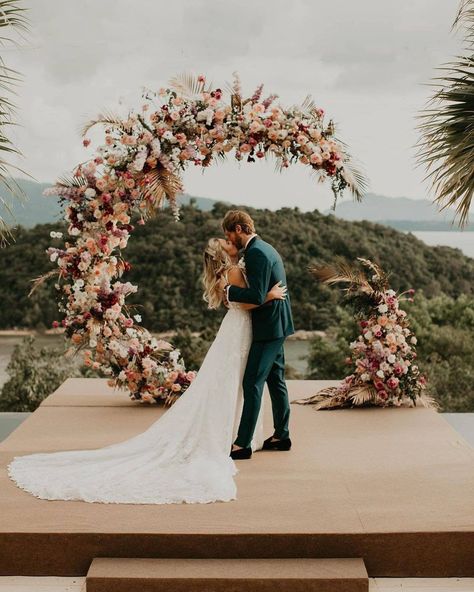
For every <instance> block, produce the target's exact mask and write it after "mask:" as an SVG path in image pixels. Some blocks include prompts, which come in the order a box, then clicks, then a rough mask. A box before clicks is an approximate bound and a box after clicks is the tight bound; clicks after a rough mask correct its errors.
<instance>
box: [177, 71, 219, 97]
mask: <svg viewBox="0 0 474 592" xmlns="http://www.w3.org/2000/svg"><path fill="white" fill-rule="evenodd" d="M169 85H170V87H171V88H172V89H173V90H175V91H176V92H177V93H178V94H180V95H181V96H182V97H184V98H185V99H189V100H191V101H192V100H196V99H201V98H202V93H203V92H206V91H207V92H209V91H210V89H211V88H212V85H211V84H207V85H206V82H202V81H199V80H198V76H196V75H194V74H190V73H183V74H178V75H177V76H175V77H174V78H172V79H171V80H170V81H169Z"/></svg>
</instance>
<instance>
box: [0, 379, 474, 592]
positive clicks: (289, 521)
mask: <svg viewBox="0 0 474 592" xmlns="http://www.w3.org/2000/svg"><path fill="white" fill-rule="evenodd" d="M325 384H327V382H325V383H324V382H323V381H288V386H289V390H290V396H291V398H293V399H294V398H298V397H302V396H307V395H310V394H312V393H314V392H315V391H316V390H318V389H319V388H321V387H322V386H323V385H325ZM266 411H267V415H266V417H265V423H266V433H268V434H270V433H271V416H270V413H269V412H270V405H269V404H267V405H266ZM162 413H163V410H162V409H160V408H158V407H156V406H155V407H153V408H148V407H146V406H140V405H137V404H134V403H133V402H131V401H129V399H128V398H127V396H126V394H125V393H120V392H116V393H113V392H111V389H109V387H107V386H106V381H103V380H100V379H70V380H68V381H66V383H64V385H63V386H62V387H61V388H60V389H59V390H58V391H57V392H56V393H55V394H53V395H51V396H50V397H49V398H48V399H46V401H45V402H44V403H43V404H42V405H41V406H40V408H39V409H38V410H37V411H36V412H35V413H33V414H32V415H31V416H30V417H29V418H28V419H27V420H26V421H25V422H24V423H22V424H21V426H20V427H19V428H18V429H17V430H15V432H13V433H12V434H11V435H10V436H9V437H8V438H7V439H6V440H5V441H4V442H3V443H2V444H1V445H0V462H1V466H2V469H1V470H0V494H1V496H0V575H4V576H7V575H25V576H26V575H30V576H32V575H36V576H46V575H56V576H84V575H85V574H86V572H87V569H88V568H89V565H90V563H91V561H92V559H93V558H94V557H97V556H102V557H132V556H133V557H340V558H344V557H346V558H349V557H362V558H363V559H364V562H365V564H366V567H367V571H368V574H369V576H370V577H372V578H387V577H389V578H398V577H402V578H407V577H417V578H420V577H450V578H451V577H461V576H464V577H474V449H473V448H472V447H471V446H469V444H468V443H467V442H466V441H465V440H464V439H463V438H462V436H460V435H459V434H458V433H457V432H456V431H455V430H454V429H453V428H452V427H451V426H450V425H449V423H448V422H447V421H446V420H445V419H443V417H442V415H441V414H438V413H436V412H435V411H433V410H430V409H424V408H415V409H414V408H400V409H399V408H387V409H382V408H363V409H360V408H359V409H342V410H331V411H317V412H316V411H314V410H313V409H312V408H311V407H307V406H300V405H292V416H291V430H292V439H293V441H294V446H293V448H292V450H291V452H289V453H266V452H259V453H256V454H255V455H254V457H253V458H252V459H251V460H250V461H241V464H239V469H240V470H239V473H238V475H237V488H238V499H237V500H236V501H233V502H229V503H217V504H184V505H169V506H159V505H158V506H156V505H155V506H153V505H130V504H108V505H107V504H88V503H83V502H61V501H45V500H39V499H37V498H35V497H33V496H31V495H29V494H28V493H26V492H24V491H22V490H20V489H18V488H17V487H16V486H15V485H14V484H13V483H12V482H11V481H10V480H9V479H8V476H7V474H6V471H5V466H6V465H7V463H8V462H9V461H10V460H11V458H12V457H13V456H17V455H21V454H27V453H29V452H39V451H44V452H47V451H54V450H67V449H80V448H97V447H100V446H105V445H108V444H111V443H113V442H118V441H123V440H126V439H127V438H129V437H131V436H133V435H135V434H138V433H140V432H141V431H143V430H144V429H146V428H147V427H148V426H149V425H151V423H153V422H154V421H155V420H156V419H157V418H158V417H159V416H160V414H162ZM385 582H387V584H386V585H388V584H390V585H391V586H392V588H394V589H403V588H400V586H399V585H398V583H399V581H398V580H393V579H389V580H384V581H383V583H382V584H381V585H385ZM395 582H396V584H395V586H394V583H395ZM420 582H421V580H418V579H417V580H415V583H417V585H420ZM454 583H455V582H454V581H453V584H454ZM397 586H398V588H397ZM379 587H380V586H379ZM375 589H376V588H375ZM382 589H384V588H382Z"/></svg>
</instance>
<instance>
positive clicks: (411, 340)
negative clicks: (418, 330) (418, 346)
mask: <svg viewBox="0 0 474 592" xmlns="http://www.w3.org/2000/svg"><path fill="white" fill-rule="evenodd" d="M417 342H418V339H417V338H416V337H415V336H414V335H413V336H412V337H411V338H410V343H413V344H415V343H417Z"/></svg>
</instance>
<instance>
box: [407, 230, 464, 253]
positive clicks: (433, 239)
mask: <svg viewBox="0 0 474 592" xmlns="http://www.w3.org/2000/svg"><path fill="white" fill-rule="evenodd" d="M411 233H412V234H414V235H415V236H416V237H417V238H419V239H420V240H422V241H423V242H424V243H426V244H427V245H431V246H437V245H445V246H447V247H455V248H458V249H461V251H462V252H463V253H464V255H467V256H468V257H474V232H467V231H466V232H463V231H461V230H459V231H457V230H453V231H449V230H446V231H444V230H436V231H431V230H412V231H411Z"/></svg>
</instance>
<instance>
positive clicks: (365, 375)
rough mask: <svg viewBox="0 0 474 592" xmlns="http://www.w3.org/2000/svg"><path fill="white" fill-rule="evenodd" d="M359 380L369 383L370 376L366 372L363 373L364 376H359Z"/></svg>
mask: <svg viewBox="0 0 474 592" xmlns="http://www.w3.org/2000/svg"><path fill="white" fill-rule="evenodd" d="M360 379H361V380H363V381H364V382H369V380H370V374H367V372H364V374H361V376H360Z"/></svg>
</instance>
